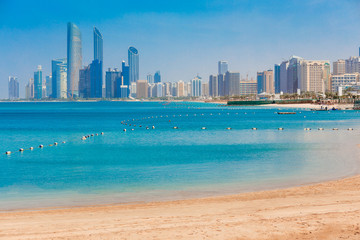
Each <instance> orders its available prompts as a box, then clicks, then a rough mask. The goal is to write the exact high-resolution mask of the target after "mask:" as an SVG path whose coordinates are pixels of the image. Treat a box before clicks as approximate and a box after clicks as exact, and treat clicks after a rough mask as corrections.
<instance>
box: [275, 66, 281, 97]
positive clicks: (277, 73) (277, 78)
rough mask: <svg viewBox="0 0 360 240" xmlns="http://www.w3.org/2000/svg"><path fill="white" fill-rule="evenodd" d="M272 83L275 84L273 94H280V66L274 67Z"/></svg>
mask: <svg viewBox="0 0 360 240" xmlns="http://www.w3.org/2000/svg"><path fill="white" fill-rule="evenodd" d="M274 82H275V94H279V93H280V65H279V64H275V66H274Z"/></svg>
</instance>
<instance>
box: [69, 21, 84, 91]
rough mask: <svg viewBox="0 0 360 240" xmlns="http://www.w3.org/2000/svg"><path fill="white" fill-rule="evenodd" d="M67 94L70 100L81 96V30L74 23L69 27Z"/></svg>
mask: <svg viewBox="0 0 360 240" xmlns="http://www.w3.org/2000/svg"><path fill="white" fill-rule="evenodd" d="M67 66H68V67H67V71H68V72H67V94H68V96H69V97H70V98H74V97H78V96H79V70H80V69H81V67H82V47H81V32H80V29H79V28H78V27H77V26H76V25H75V24H73V23H70V22H69V23H68V25H67Z"/></svg>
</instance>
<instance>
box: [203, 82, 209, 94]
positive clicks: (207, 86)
mask: <svg viewBox="0 0 360 240" xmlns="http://www.w3.org/2000/svg"><path fill="white" fill-rule="evenodd" d="M201 96H203V97H209V83H202V84H201Z"/></svg>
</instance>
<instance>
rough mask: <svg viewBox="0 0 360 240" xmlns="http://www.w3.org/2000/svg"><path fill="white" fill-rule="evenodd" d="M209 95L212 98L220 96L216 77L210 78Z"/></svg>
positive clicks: (211, 76)
mask: <svg viewBox="0 0 360 240" xmlns="http://www.w3.org/2000/svg"><path fill="white" fill-rule="evenodd" d="M209 95H210V96H212V97H217V96H219V94H218V78H217V76H215V75H210V77H209Z"/></svg>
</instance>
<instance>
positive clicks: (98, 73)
mask: <svg viewBox="0 0 360 240" xmlns="http://www.w3.org/2000/svg"><path fill="white" fill-rule="evenodd" d="M102 78H103V76H102V61H99V60H98V59H95V60H94V61H92V63H91V64H90V79H91V83H90V86H91V87H90V89H91V90H90V97H91V98H102V87H103V81H102Z"/></svg>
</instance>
